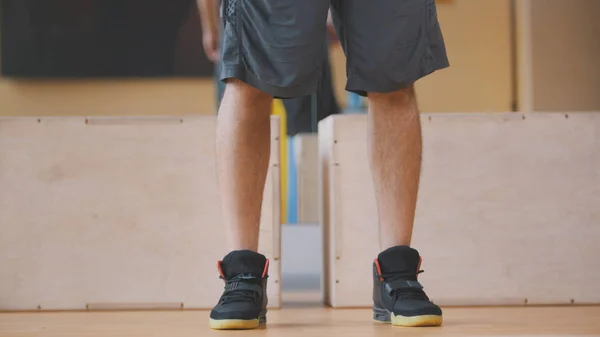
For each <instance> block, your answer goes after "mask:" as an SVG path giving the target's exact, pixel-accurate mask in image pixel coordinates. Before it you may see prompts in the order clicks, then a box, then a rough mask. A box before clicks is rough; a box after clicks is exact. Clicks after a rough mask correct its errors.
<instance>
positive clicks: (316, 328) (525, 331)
mask: <svg viewBox="0 0 600 337" xmlns="http://www.w3.org/2000/svg"><path fill="white" fill-rule="evenodd" d="M207 316H208V312H206V311H165V312H160V311H148V312H78V313H77V312H65V313H3V314H0V336H2V337H4V336H7V337H8V336H10V337H25V336H39V337H46V336H48V337H50V336H52V337H91V336H93V337H100V336H102V337H116V336H127V337H159V336H165V337H183V336H186V337H188V336H189V337H199V336H242V335H243V336H277V337H295V336H298V337H300V336H302V337H320V336H327V337H337V336H340V337H342V336H343V337H352V336H356V337H368V336H382V337H385V336H483V335H487V336H490V335H494V336H509V335H510V336H533V335H535V336H574V335H578V336H586V335H587V336H600V307H558V308H556V307H541V308H534V307H528V308H525V307H517V308H449V309H445V317H444V319H445V322H444V326H443V327H439V328H397V327H392V326H389V325H382V324H378V323H375V322H373V321H372V320H371V311H370V310H365V309H355V310H333V309H329V308H322V307H314V306H293V307H290V308H284V309H282V310H272V311H270V312H269V315H268V320H269V324H268V326H267V328H266V329H261V330H255V331H249V332H248V331H245V332H239V331H236V332H219V331H211V330H209V329H208V327H207V326H208V324H207V323H208V319H207Z"/></svg>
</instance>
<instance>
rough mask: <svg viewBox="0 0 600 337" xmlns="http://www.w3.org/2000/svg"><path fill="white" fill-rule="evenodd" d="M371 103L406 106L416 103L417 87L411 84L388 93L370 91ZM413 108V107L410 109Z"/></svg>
mask: <svg viewBox="0 0 600 337" xmlns="http://www.w3.org/2000/svg"><path fill="white" fill-rule="evenodd" d="M369 103H370V104H373V105H375V106H388V107H406V106H410V105H413V104H415V103H416V94H415V87H414V85H411V86H409V87H406V88H404V89H400V90H397V91H393V92H388V93H374V92H373V93H369ZM408 110H411V109H408Z"/></svg>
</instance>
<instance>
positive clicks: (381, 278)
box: [375, 259, 383, 282]
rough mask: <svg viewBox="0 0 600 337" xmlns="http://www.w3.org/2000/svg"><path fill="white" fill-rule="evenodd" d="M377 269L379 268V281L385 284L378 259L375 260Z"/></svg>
mask: <svg viewBox="0 0 600 337" xmlns="http://www.w3.org/2000/svg"><path fill="white" fill-rule="evenodd" d="M375 268H377V276H379V281H381V282H383V276H381V266H380V265H379V260H378V259H375Z"/></svg>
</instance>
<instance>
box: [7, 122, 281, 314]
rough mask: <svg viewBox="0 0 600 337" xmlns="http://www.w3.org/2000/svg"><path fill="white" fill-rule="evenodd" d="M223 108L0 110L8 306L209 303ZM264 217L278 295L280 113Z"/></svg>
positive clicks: (264, 246) (218, 284) (214, 279)
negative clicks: (89, 112) (68, 112)
mask: <svg viewBox="0 0 600 337" xmlns="http://www.w3.org/2000/svg"><path fill="white" fill-rule="evenodd" d="M215 122H216V120H215V117H187V116H186V117H168V118H149V117H148V118H146V117H144V118H89V119H86V118H78V117H72V118H71V117H66V118H40V119H38V118H2V119H0V186H2V188H1V189H0V266H1V268H0V310H30V309H36V308H38V307H40V308H42V309H43V310H44V309H48V310H55V309H85V308H86V307H88V308H91V309H95V308H104V309H106V308H156V307H158V308H173V307H182V306H183V307H184V308H210V307H211V306H212V305H214V304H215V303H216V301H217V299H218V296H219V295H220V292H221V291H222V286H223V284H222V281H221V280H219V278H218V273H217V270H216V261H217V260H218V259H221V258H222V257H223V255H224V254H226V253H227V245H226V243H225V236H224V230H223V228H222V227H221V215H220V209H219V208H220V205H219V201H218V200H219V198H218V190H217V184H216V171H215V164H214V161H215V160H214V156H215V150H214V149H215V145H214V138H215ZM271 127H272V129H273V132H272V147H271V165H270V168H269V173H268V178H267V184H266V187H265V198H264V202H263V213H262V219H261V225H260V231H261V233H260V234H261V235H260V248H261V250H262V252H263V253H265V254H266V255H267V256H268V257H269V258H270V259H271V265H270V266H271V267H270V276H271V277H270V279H269V290H268V291H269V296H270V305H271V307H278V306H279V304H280V300H279V299H280V292H279V284H280V282H279V281H280V260H279V253H280V249H279V243H280V214H279V212H280V204H279V200H280V197H279V196H280V191H279V186H280V183H279V167H278V161H279V145H278V140H277V139H278V137H277V136H278V134H279V132H278V127H279V123H278V121H277V119H276V118H274V119H273V120H272V125H271Z"/></svg>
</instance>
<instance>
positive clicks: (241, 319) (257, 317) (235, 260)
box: [210, 250, 269, 330]
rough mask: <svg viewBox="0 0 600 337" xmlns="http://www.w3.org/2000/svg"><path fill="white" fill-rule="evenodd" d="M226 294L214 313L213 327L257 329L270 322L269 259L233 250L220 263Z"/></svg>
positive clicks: (221, 328) (247, 251)
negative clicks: (268, 309)
mask: <svg viewBox="0 0 600 337" xmlns="http://www.w3.org/2000/svg"><path fill="white" fill-rule="evenodd" d="M218 268H219V273H220V274H221V278H222V279H223V280H224V281H225V291H224V292H223V295H222V296H221V298H220V299H219V303H218V304H217V305H216V306H215V307H214V308H213V310H212V311H211V312H210V328H211V329H216V330H236V329H237V330H239V329H255V328H258V327H259V326H261V325H265V324H266V323H267V277H268V274H267V273H268V270H269V260H267V259H266V258H265V257H264V256H263V255H261V254H258V253H255V252H252V251H249V250H240V251H233V252H231V253H229V254H227V256H225V258H223V261H219V262H218Z"/></svg>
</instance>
